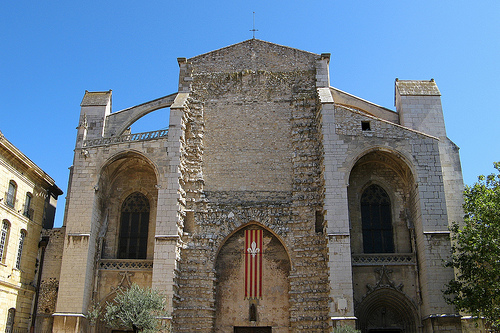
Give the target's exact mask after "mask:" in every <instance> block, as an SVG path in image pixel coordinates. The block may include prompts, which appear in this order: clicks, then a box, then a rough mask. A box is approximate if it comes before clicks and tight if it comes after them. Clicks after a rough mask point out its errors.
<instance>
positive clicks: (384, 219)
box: [361, 184, 394, 253]
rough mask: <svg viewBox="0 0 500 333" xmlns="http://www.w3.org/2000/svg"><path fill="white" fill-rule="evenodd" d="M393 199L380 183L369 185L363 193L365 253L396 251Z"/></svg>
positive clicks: (362, 211)
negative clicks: (393, 228) (393, 227)
mask: <svg viewBox="0 0 500 333" xmlns="http://www.w3.org/2000/svg"><path fill="white" fill-rule="evenodd" d="M391 215H392V213H391V200H390V198H389V195H388V194H387V192H386V191H385V190H384V189H383V188H382V187H380V186H379V185H376V184H372V185H370V186H368V187H367V188H366V189H365V190H364V192H363V194H362V195H361V225H362V230H363V251H364V253H394V239H393V238H394V237H393V231H392V217H391Z"/></svg>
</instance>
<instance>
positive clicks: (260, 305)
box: [215, 224, 290, 333]
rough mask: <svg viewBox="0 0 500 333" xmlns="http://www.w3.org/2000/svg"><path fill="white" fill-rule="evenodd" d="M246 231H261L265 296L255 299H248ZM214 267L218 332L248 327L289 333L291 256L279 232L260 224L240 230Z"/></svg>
mask: <svg viewBox="0 0 500 333" xmlns="http://www.w3.org/2000/svg"><path fill="white" fill-rule="evenodd" d="M246 230H262V239H263V242H262V297H261V298H256V299H248V298H245V257H244V256H245V231H246ZM215 269H216V277H217V280H216V296H215V303H216V318H215V331H216V332H227V333H233V332H235V329H242V328H245V327H254V328H255V327H260V328H263V329H270V328H271V327H272V332H288V330H289V322H290V319H289V318H290V313H289V297H288V291H289V289H290V287H289V282H288V276H289V273H290V259H289V256H288V253H287V251H286V249H285V247H284V246H283V244H282V243H281V241H280V240H279V239H278V238H277V236H276V235H274V234H273V233H272V232H270V231H269V230H267V229H265V228H263V227H261V226H260V225H257V224H250V225H247V226H246V227H243V228H241V229H239V230H237V231H236V232H234V233H233V234H232V235H231V236H230V237H228V239H227V240H226V241H225V242H224V244H223V245H222V246H221V248H220V250H219V252H218V255H217V258H216V262H215Z"/></svg>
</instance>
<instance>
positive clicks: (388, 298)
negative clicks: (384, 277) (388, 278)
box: [355, 288, 420, 333]
mask: <svg viewBox="0 0 500 333" xmlns="http://www.w3.org/2000/svg"><path fill="white" fill-rule="evenodd" d="M355 316H356V318H358V327H357V328H358V329H360V330H361V332H362V333H370V332H394V333H397V332H400V333H416V332H418V328H417V323H419V322H420V320H419V318H418V312H417V309H416V307H415V306H414V304H413V303H412V302H411V301H410V300H409V299H408V298H407V297H406V295H404V294H403V293H401V292H399V291H397V290H395V289H393V288H380V289H377V290H375V291H373V292H371V293H370V294H368V295H367V296H366V297H365V298H364V299H363V301H362V302H361V303H360V304H359V305H358V306H357V307H356V311H355Z"/></svg>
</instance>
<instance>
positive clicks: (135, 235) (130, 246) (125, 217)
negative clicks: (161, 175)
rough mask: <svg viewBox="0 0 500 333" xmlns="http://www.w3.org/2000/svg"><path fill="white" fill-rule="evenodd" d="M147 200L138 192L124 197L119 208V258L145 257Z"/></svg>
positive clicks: (147, 219) (147, 226) (147, 218)
mask: <svg viewBox="0 0 500 333" xmlns="http://www.w3.org/2000/svg"><path fill="white" fill-rule="evenodd" d="M148 228H149V201H148V199H147V198H146V196H144V195H143V194H141V193H139V192H135V193H132V194H131V195H129V196H128V197H127V199H125V201H124V202H123V204H122V209H121V224H120V242H119V245H118V258H119V259H146V255H147V245H148Z"/></svg>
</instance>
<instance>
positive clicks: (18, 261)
mask: <svg viewBox="0 0 500 333" xmlns="http://www.w3.org/2000/svg"><path fill="white" fill-rule="evenodd" d="M25 238H26V230H21V234H20V235H19V247H18V248H17V259H16V268H17V269H21V256H22V255H23V246H24V239H25Z"/></svg>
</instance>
